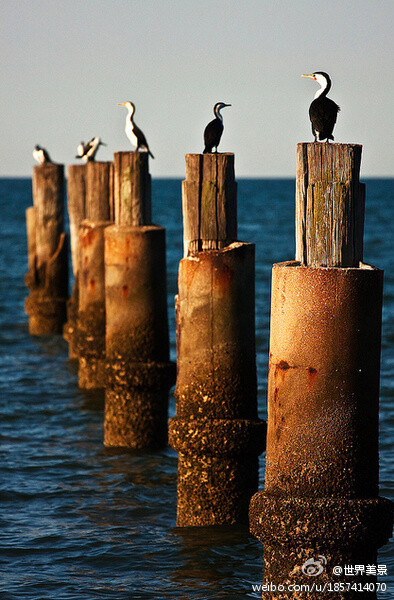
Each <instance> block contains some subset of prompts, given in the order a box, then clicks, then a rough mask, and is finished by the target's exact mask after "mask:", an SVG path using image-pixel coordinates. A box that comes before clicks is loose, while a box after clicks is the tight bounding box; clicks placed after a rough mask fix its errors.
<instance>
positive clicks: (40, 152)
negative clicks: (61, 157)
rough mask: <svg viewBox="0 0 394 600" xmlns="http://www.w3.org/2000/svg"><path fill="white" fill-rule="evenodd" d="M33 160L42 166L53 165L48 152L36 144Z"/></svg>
mask: <svg viewBox="0 0 394 600" xmlns="http://www.w3.org/2000/svg"><path fill="white" fill-rule="evenodd" d="M33 158H34V159H35V160H36V161H37V162H38V163H39V164H40V165H44V164H45V163H51V162H52V161H51V157H50V156H49V154H48V151H47V150H45V148H43V147H42V146H39V145H38V144H36V145H35V146H34V150H33Z"/></svg>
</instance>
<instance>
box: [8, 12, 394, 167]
mask: <svg viewBox="0 0 394 600" xmlns="http://www.w3.org/2000/svg"><path fill="white" fill-rule="evenodd" d="M393 17H394V1H393V0H314V1H313V0H298V1H297V0H293V1H292V2H290V1H289V2H283V1H280V0H275V1H274V2H269V1H266V0H244V1H243V2H241V1H239V0H238V1H236V0H221V1H218V0H193V1H192V0H111V1H107V0H82V1H81V0H64V1H59V0H34V1H30V0H11V1H10V0H0V32H1V57H2V63H3V64H2V68H1V81H0V83H1V85H0V106H1V112H2V119H1V132H0V144H1V148H0V150H1V163H0V176H5V175H30V173H31V169H32V166H33V164H34V161H33V158H32V156H31V152H32V149H33V146H34V144H36V143H39V144H41V145H43V146H45V147H46V148H47V149H48V150H49V152H50V154H51V155H52V157H53V159H54V160H55V161H57V162H63V163H65V164H69V163H70V162H76V161H75V160H74V155H75V152H76V147H77V144H78V143H79V142H80V141H81V140H85V141H86V140H87V139H89V138H91V137H93V136H95V135H99V136H101V138H102V139H103V140H104V142H106V143H107V144H108V146H107V148H102V149H100V151H99V154H98V155H97V159H101V160H111V159H112V154H113V152H115V151H117V150H128V149H129V147H130V146H129V142H128V140H127V138H126V137H125V134H124V119H125V116H126V110H125V109H124V108H122V107H118V106H117V103H118V102H124V101H126V100H132V101H133V102H134V103H135V104H136V107H137V110H136V115H135V121H136V123H137V124H138V125H139V126H140V127H141V129H142V130H143V131H144V133H145V134H146V137H147V139H148V142H149V144H150V147H151V149H152V151H153V153H154V155H155V157H156V158H155V160H152V161H151V172H152V175H153V176H157V177H159V176H183V174H184V154H185V153H186V152H201V151H202V148H203V144H202V134H203V130H204V127H205V125H206V124H207V122H208V121H209V120H211V118H213V114H212V107H213V105H214V103H215V102H217V101H223V102H228V103H231V104H232V107H231V108H226V109H224V110H223V116H224V125H225V131H224V134H223V137H222V142H221V145H220V150H221V151H223V152H224V151H228V152H235V155H236V172H237V175H238V176H294V174H295V147H296V143H297V142H299V141H312V134H311V131H310V124H309V118H308V107H309V104H310V102H311V101H312V99H313V95H314V93H315V91H316V90H317V85H316V83H315V82H313V81H312V80H309V79H302V78H301V77H300V75H301V74H302V73H311V72H313V71H314V70H323V71H327V72H328V73H330V75H331V77H332V80H333V87H332V90H331V92H330V94H329V95H330V97H331V98H332V99H333V100H335V101H336V102H337V103H338V104H339V105H340V106H341V112H340V113H339V117H338V122H337V126H336V128H335V131H334V135H335V139H336V141H338V142H356V143H362V144H363V145H364V151H363V163H362V174H363V175H364V176H370V175H391V176H392V175H394V153H393V140H392V137H393V98H394V77H393V58H394V35H393V30H394V18H393Z"/></svg>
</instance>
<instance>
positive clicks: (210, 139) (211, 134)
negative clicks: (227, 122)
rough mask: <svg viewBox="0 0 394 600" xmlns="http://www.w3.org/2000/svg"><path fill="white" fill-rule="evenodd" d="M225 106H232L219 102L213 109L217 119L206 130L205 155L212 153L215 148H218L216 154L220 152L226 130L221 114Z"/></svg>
mask: <svg viewBox="0 0 394 600" xmlns="http://www.w3.org/2000/svg"><path fill="white" fill-rule="evenodd" d="M225 106H231V104H225V103H224V102H217V103H216V104H215V106H214V107H213V114H214V115H215V118H214V119H213V120H212V121H210V122H209V123H208V125H207V126H206V128H205V130H204V144H205V148H204V152H203V153H204V154H207V152H212V150H213V148H216V152H217V151H218V146H219V143H220V138H221V137H222V133H223V129H224V126H223V117H222V115H221V114H220V111H221V110H222V108H224V107H225Z"/></svg>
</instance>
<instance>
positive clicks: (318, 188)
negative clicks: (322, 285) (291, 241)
mask: <svg viewBox="0 0 394 600" xmlns="http://www.w3.org/2000/svg"><path fill="white" fill-rule="evenodd" d="M361 149H362V146H360V145H359V144H316V143H309V144H307V143H303V144H298V145H297V191H296V260H298V261H300V263H301V264H302V265H304V266H305V265H308V266H310V267H318V266H321V267H358V266H359V263H360V262H362V260H363V232H364V204H365V185H364V184H363V183H360V179H359V177H360V165H361Z"/></svg>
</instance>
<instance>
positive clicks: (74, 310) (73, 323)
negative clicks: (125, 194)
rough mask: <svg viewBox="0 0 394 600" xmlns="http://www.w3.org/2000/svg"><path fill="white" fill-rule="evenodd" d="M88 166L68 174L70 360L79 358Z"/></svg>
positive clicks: (74, 168)
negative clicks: (81, 234) (81, 255)
mask: <svg viewBox="0 0 394 600" xmlns="http://www.w3.org/2000/svg"><path fill="white" fill-rule="evenodd" d="M85 178H86V165H70V166H69V167H68V173H67V207H68V216H69V222H70V246H71V262H72V271H73V277H74V286H73V290H72V294H71V296H70V298H69V300H68V302H67V322H66V323H65V324H64V327H63V337H64V339H65V340H66V341H67V342H68V355H69V358H70V359H77V358H78V351H77V347H76V332H77V322H78V302H79V300H78V297H79V293H78V269H79V227H80V224H81V223H82V221H83V220H84V219H85V189H86V181H85Z"/></svg>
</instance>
